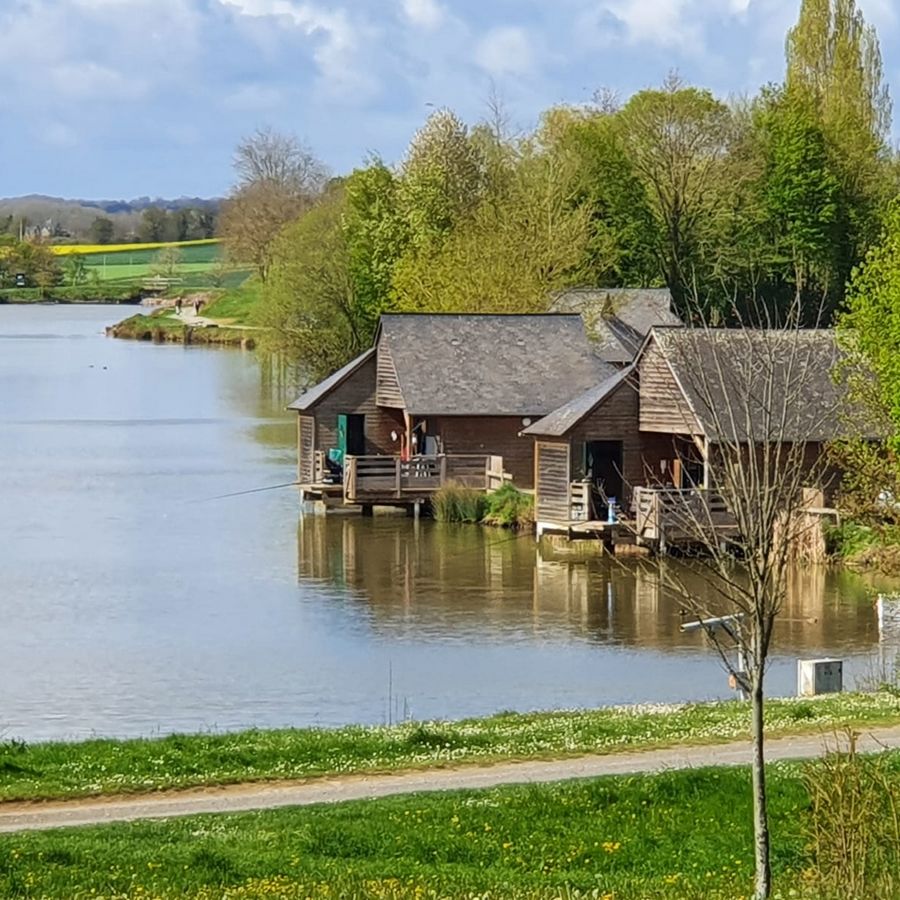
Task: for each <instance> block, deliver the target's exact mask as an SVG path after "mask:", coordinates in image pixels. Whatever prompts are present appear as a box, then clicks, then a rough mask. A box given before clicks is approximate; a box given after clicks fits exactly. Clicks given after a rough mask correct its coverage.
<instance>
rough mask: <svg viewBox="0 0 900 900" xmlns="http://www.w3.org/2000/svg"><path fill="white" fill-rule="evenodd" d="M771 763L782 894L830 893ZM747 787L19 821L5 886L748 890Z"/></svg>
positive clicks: (519, 791)
mask: <svg viewBox="0 0 900 900" xmlns="http://www.w3.org/2000/svg"><path fill="white" fill-rule="evenodd" d="M891 764H892V766H893V767H894V770H895V771H898V774H900V770H898V766H900V757H898V756H895V757H894V758H893V759H892V760H891ZM769 771H770V776H769V813H770V818H771V828H772V841H773V848H774V851H773V872H774V879H775V889H776V894H775V896H776V897H782V898H787V897H788V896H790V897H799V896H804V897H809V898H812V897H818V898H821V897H822V896H823V894H822V893H820V892H817V891H815V890H814V889H813V888H812V887H811V886H810V885H809V884H808V882H809V879H810V878H811V875H812V868H811V865H812V854H811V851H810V846H809V841H808V839H807V833H808V824H809V823H808V819H809V816H810V812H809V806H810V804H809V797H808V795H807V793H806V789H805V787H804V782H803V780H802V777H801V772H802V769H801V766H799V765H796V764H792V765H784V764H781V765H777V766H772V767H770V770H769ZM750 797H751V791H750V776H749V772H748V771H747V770H745V769H738V768H736V769H715V770H690V771H681V772H670V773H664V774H659V775H652V776H631V777H615V778H605V779H599V780H593V781H577V782H568V783H564V784H558V785H541V786H527V787H510V788H497V789H492V790H486V791H480V792H458V793H449V794H439V795H420V796H410V797H399V798H391V799H384V800H377V801H364V802H353V803H344V804H339V805H336V806H319V807H307V808H294V809H284V810H277V811H269V812H259V813H252V814H240V815H219V816H199V817H192V818H188V819H177V820H172V821H163V822H142V823H135V824H129V825H115V826H106V827H98V828H83V829H71V830H63V831H57V832H46V833H23V834H17V835H10V836H5V837H0V894H2V895H3V896H7V897H65V898H68V900H80V898H86V897H94V898H96V897H105V898H123V897H145V898H146V897H156V898H175V897H192V898H196V900H200V898H202V900H214V898H215V900H220V898H223V900H224V898H230V900H238V898H241V900H244V898H261V897H280V898H284V900H291V898H295V900H300V898H326V897H328V898H337V897H340V898H355V897H360V898H362V897H366V898H372V897H382V898H395V900H399V898H416V900H423V898H439V897H440V898H451V897H452V898H457V897H459V898H470V900H475V898H479V900H488V898H497V900H500V898H504V900H516V898H526V897H527V898H570V900H574V898H587V897H590V898H596V900H600V898H604V900H644V898H649V897H659V898H696V900H700V898H706V900H713V898H722V900H724V898H728V900H736V898H744V897H749V896H750V894H751V888H752V866H753V863H752V859H753V858H752V845H753V844H752V832H751V824H750V823H751V815H750V802H751V801H750Z"/></svg>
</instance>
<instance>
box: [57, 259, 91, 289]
mask: <svg viewBox="0 0 900 900" xmlns="http://www.w3.org/2000/svg"><path fill="white" fill-rule="evenodd" d="M63 268H64V269H65V275H66V281H67V282H68V283H69V285H71V286H72V287H77V286H78V285H80V284H84V283H85V282H86V281H87V276H88V273H87V263H86V262H85V259H84V257H83V256H82V255H81V254H80V253H73V254H71V255H70V256H68V257H66V262H65V265H64V267H63Z"/></svg>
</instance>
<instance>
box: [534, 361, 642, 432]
mask: <svg viewBox="0 0 900 900" xmlns="http://www.w3.org/2000/svg"><path fill="white" fill-rule="evenodd" d="M634 371H635V366H634V365H630V366H628V367H627V368H624V369H621V370H619V371H618V372H616V373H615V374H614V375H611V376H610V377H609V378H606V379H604V380H603V381H601V382H600V383H599V384H597V385H595V386H594V387H592V388H588V390H586V391H585V392H584V393H582V394H579V395H578V396H577V397H575V399H574V400H570V401H569V402H568V403H566V404H564V405H563V406H560V407H559V408H558V409H554V410H553V412H552V413H550V414H549V415H546V416H544V418H543V419H539V420H538V421H537V422H535V423H534V424H533V425H529V426H528V428H526V429H524V430H523V431H522V434H525V435H528V436H529V437H531V436H537V437H562V436H563V435H564V434H565V433H566V432H567V431H569V430H570V429H572V428H574V427H575V426H576V425H577V424H578V423H579V422H581V420H582V419H584V418H585V417H586V416H588V415H590V414H591V413H592V412H593V411H594V410H595V409H596V408H597V407H598V406H599V405H600V404H601V403H602V402H603V401H604V400H605V399H606V398H607V397H609V396H610V394H612V393H613V392H614V391H615V390H616V389H617V388H618V387H619V386H620V385H622V384H624V383H625V382H627V381H628V380H629V379H630V378H631V377H632V376H633V375H634ZM635 389H636V388H635V387H634V386H631V385H630V386H629V390H635Z"/></svg>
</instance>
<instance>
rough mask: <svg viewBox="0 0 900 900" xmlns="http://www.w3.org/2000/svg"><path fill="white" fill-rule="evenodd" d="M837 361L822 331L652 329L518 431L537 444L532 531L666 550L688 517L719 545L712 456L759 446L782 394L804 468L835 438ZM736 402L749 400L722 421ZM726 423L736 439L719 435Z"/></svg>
mask: <svg viewBox="0 0 900 900" xmlns="http://www.w3.org/2000/svg"><path fill="white" fill-rule="evenodd" d="M760 348H764V350H765V352H764V353H757V354H756V358H757V359H760V360H762V359H765V360H766V363H765V364H766V365H767V366H768V367H769V370H768V371H767V372H765V373H763V372H762V371H757V372H756V376H757V377H758V378H759V379H761V380H765V383H766V384H767V385H768V386H769V393H768V396H766V392H765V391H760V396H759V397H758V398H755V397H754V393H753V391H752V390H748V384H749V383H750V382H751V381H752V379H753V377H754V367H753V365H752V364H748V360H752V358H753V355H754V350H759V349H760ZM838 357H839V351H838V348H837V345H836V342H835V336H834V333H833V332H832V331H826V330H809V331H800V332H791V333H787V332H780V333H779V332H764V331H756V332H754V331H748V330H745V329H734V330H729V329H708V330H701V329H686V328H654V329H653V330H652V331H651V333H650V335H649V336H648V337H647V339H646V341H645V342H644V345H643V347H642V348H641V350H640V352H639V353H638V356H637V358H636V359H635V360H634V362H633V363H631V364H630V365H628V366H627V367H625V368H624V369H621V370H620V371H619V372H617V373H615V374H614V375H613V376H611V377H609V378H607V379H605V380H603V381H601V382H599V383H598V384H597V385H595V386H594V387H592V388H589V389H588V390H587V391H585V392H583V393H582V394H581V395H579V396H578V397H576V398H575V399H573V400H571V401H569V402H568V403H566V404H564V405H563V406H561V407H560V408H558V409H556V410H554V411H553V412H552V413H550V414H549V415H548V416H546V417H544V418H543V419H541V420H539V421H537V422H535V423H534V424H533V425H531V426H529V427H528V428H526V429H524V430H523V435H524V436H527V437H531V438H533V439H534V442H535V443H534V464H535V517H536V521H537V529H538V533H539V534H540V533H543V532H553V531H556V532H563V533H567V534H569V535H570V536H583V535H590V536H598V537H601V538H603V539H604V540H606V541H607V542H609V543H614V542H616V541H624V542H634V541H636V542H637V543H642V544H646V545H649V546H652V547H657V548H660V549H664V548H665V547H666V546H667V545H672V544H677V543H679V542H687V541H690V540H691V535H690V534H688V533H685V531H684V529H680V528H679V525H678V523H679V522H683V521H685V520H686V519H687V518H688V516H686V515H685V513H686V512H690V511H691V510H694V512H695V513H696V515H695V516H694V518H695V519H700V518H702V520H703V521H705V522H709V523H710V525H711V527H714V528H716V529H717V530H719V531H720V533H721V535H722V536H723V537H727V536H728V535H729V534H730V533H732V532H733V531H734V529H735V523H734V520H733V518H732V517H731V515H730V513H729V511H728V509H727V506H726V504H725V503H724V501H723V500H722V498H721V497H718V496H716V495H715V494H714V493H713V492H712V491H710V490H709V486H710V483H709V472H710V460H711V459H713V456H712V454H716V453H717V452H718V449H717V448H718V447H719V446H724V444H725V443H726V442H727V443H732V442H734V441H735V440H737V441H738V442H739V443H741V444H746V446H747V447H754V446H755V447H763V446H766V445H767V443H768V442H770V441H771V440H772V435H771V434H768V433H767V428H768V427H769V425H770V423H771V415H770V412H767V404H771V403H773V402H779V400H780V398H784V397H790V409H789V410H787V419H786V422H787V427H784V425H785V423H784V422H782V423H781V425H782V427H781V429H780V430H779V432H778V436H779V439H780V440H781V441H782V442H784V443H799V442H802V443H803V444H804V445H805V446H804V453H805V455H806V456H807V457H808V459H809V461H810V465H812V463H813V462H814V461H816V460H818V459H819V458H820V457H821V454H822V453H823V452H824V445H825V443H826V442H828V441H831V440H834V439H836V438H838V437H840V436H841V435H842V431H843V428H842V421H841V419H840V416H839V415H838V413H837V410H839V408H840V406H841V396H842V389H841V388H840V387H839V386H838V385H836V384H835V382H834V380H833V378H832V372H833V370H834V366H835V364H836V362H837V360H838ZM782 382H783V383H782ZM736 397H742V398H747V402H746V403H744V404H743V406H742V408H741V409H740V412H739V414H736V415H734V416H729V413H728V410H729V409H730V408H732V409H733V408H734V407H735V404H736V400H735V398H736ZM728 422H730V423H732V425H733V428H734V429H736V430H732V433H730V434H722V433H721V429H722V427H723V423H728Z"/></svg>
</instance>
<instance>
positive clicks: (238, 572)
mask: <svg viewBox="0 0 900 900" xmlns="http://www.w3.org/2000/svg"><path fill="white" fill-rule="evenodd" d="M124 312H125V310H123V309H122V308H117V307H91V306H79V307H73V306H0V572H2V579H3V580H2V586H0V739H8V738H12V737H16V738H23V739H26V740H41V739H51V738H53V739H56V738H63V739H75V738H83V737H86V736H90V735H104V736H105V735H116V736H136V735H153V734H160V733H168V732H172V731H198V730H208V729H215V730H225V729H236V728H243V727H247V726H254V725H257V726H285V725H338V724H344V723H351V722H359V723H381V722H386V721H395V720H397V719H399V718H404V717H406V716H412V717H415V718H430V717H451V718H459V717H463V716H469V715H481V714H486V713H491V712H496V711H499V710H503V709H517V710H529V709H539V708H558V707H566V708H569V707H578V706H597V705H606V704H616V703H631V702H646V701H678V700H685V699H706V698H713V697H725V696H730V695H731V692H730V691H729V689H728V686H727V683H726V677H725V674H724V672H723V671H722V669H721V668H720V666H719V665H718V664H717V662H716V660H715V657H714V654H713V652H712V651H711V650H710V649H709V648H708V647H706V646H705V645H704V642H703V638H702V636H699V635H696V634H693V635H684V634H682V633H681V632H680V631H679V628H678V625H679V622H680V618H679V609H678V603H677V601H676V600H674V599H672V598H670V597H668V596H666V594H665V592H664V591H662V590H661V589H660V586H659V584H658V579H657V578H656V577H655V576H654V574H653V571H652V570H651V569H647V568H646V567H637V566H635V565H634V564H633V563H632V564H628V563H626V562H610V561H607V560H603V559H579V558H576V557H571V556H566V555H559V556H554V555H553V554H550V553H547V554H544V555H542V553H541V552H540V551H539V550H538V548H537V547H536V545H535V543H534V541H533V539H532V538H531V537H530V536H517V535H513V534H509V533H506V532H502V531H495V530H489V529H481V528H477V527H474V526H456V527H454V526H442V525H439V524H437V523H434V522H429V521H421V522H413V521H412V520H409V519H406V518H405V517H396V516H384V517H380V516H376V517H375V518H373V519H363V518H360V517H356V516H349V515H343V514H337V515H330V516H328V517H323V516H315V515H312V514H302V515H301V512H300V506H299V500H298V496H297V494H296V491H295V489H294V488H291V487H287V488H276V489H273V490H258V489H260V488H266V487H270V486H275V485H280V484H284V483H287V482H291V481H292V480H293V479H294V474H295V446H294V435H295V431H294V422H293V420H292V419H291V417H290V416H289V415H288V414H287V413H286V412H285V411H284V406H285V405H286V403H287V402H289V401H290V400H291V399H293V398H292V396H291V395H290V392H289V391H286V390H284V389H283V388H282V387H281V386H280V385H279V384H278V383H277V381H276V380H274V379H272V378H271V377H269V373H268V370H265V369H263V368H261V367H260V365H259V363H258V362H257V359H256V357H255V356H254V355H253V354H252V353H246V352H241V351H237V350H231V349H213V348H206V347H182V346H178V345H152V344H147V343H136V342H130V341H117V340H114V339H111V338H107V337H105V335H104V333H103V332H104V327H105V326H106V325H109V324H111V323H113V322H115V321H117V320H118V319H120V318H122V316H123V314H124ZM251 491H252V493H248V492H251ZM225 495H233V496H225ZM876 588H877V584H873V583H869V582H866V581H864V580H862V579H860V578H858V577H855V576H852V575H849V574H845V573H833V572H826V571H824V570H817V569H804V570H802V571H798V572H797V573H795V577H794V579H793V583H792V595H791V601H790V603H789V607H788V609H787V610H786V611H785V615H784V621H782V622H781V623H779V626H778V629H777V633H776V650H775V658H774V660H773V664H772V668H771V676H770V690H771V691H772V692H773V693H782V694H788V693H792V692H793V690H794V685H795V679H796V673H795V667H796V658H797V657H798V656H805V657H817V656H827V655H836V656H839V657H841V658H843V659H845V660H847V670H848V674H849V675H850V676H851V677H852V675H853V674H854V673H856V674H861V673H865V672H867V671H868V670H869V669H870V667H871V665H872V659H873V655H874V654H875V653H876V651H877V648H878V633H877V625H876V619H875V613H874V610H873V608H872V602H871V596H872V592H873V590H875V589H876ZM698 589H700V588H699V587H698Z"/></svg>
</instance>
